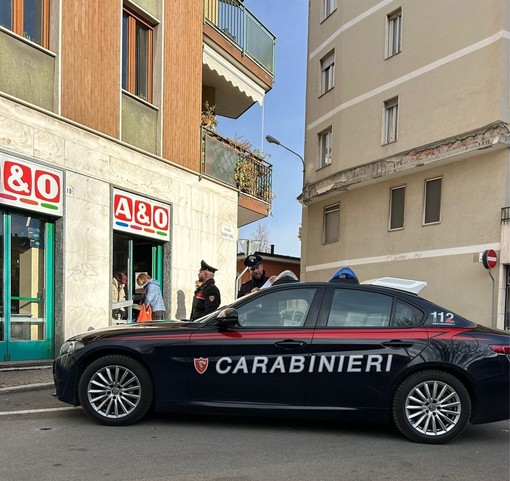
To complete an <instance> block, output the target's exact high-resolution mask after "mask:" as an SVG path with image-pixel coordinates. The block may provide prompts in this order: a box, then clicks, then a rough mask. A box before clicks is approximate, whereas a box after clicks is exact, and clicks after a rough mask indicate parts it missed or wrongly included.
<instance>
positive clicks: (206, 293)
mask: <svg viewBox="0 0 510 481" xmlns="http://www.w3.org/2000/svg"><path fill="white" fill-rule="evenodd" d="M217 270H218V269H216V268H215V267H211V266H210V265H209V264H207V262H204V261H203V260H202V261H201V262H200V270H199V271H198V280H199V281H200V282H201V284H200V285H199V286H198V287H197V289H196V290H195V295H194V297H193V305H192V307H191V316H190V320H191V321H194V320H195V319H198V318H199V317H202V316H205V315H206V314H209V313H211V312H214V311H215V310H216V309H218V307H220V303H221V295H220V290H219V289H218V288H217V287H216V284H215V283H214V273H215V272H216V271H217Z"/></svg>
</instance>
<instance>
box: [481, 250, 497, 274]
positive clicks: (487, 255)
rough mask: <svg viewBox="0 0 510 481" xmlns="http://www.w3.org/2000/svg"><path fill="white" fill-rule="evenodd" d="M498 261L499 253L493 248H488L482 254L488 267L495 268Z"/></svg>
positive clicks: (485, 265) (483, 260)
mask: <svg viewBox="0 0 510 481" xmlns="http://www.w3.org/2000/svg"><path fill="white" fill-rule="evenodd" d="M497 263H498V255H497V254H496V251H495V250H493V249H487V250H486V251H484V253H483V254H482V264H483V266H484V267H485V268H486V269H494V268H495V267H496V264H497Z"/></svg>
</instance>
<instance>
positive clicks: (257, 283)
mask: <svg viewBox="0 0 510 481" xmlns="http://www.w3.org/2000/svg"><path fill="white" fill-rule="evenodd" d="M268 279H269V277H267V276H266V271H263V273H262V277H261V278H260V279H258V280H257V279H251V280H250V281H246V282H245V283H244V284H242V285H241V288H240V290H239V292H238V293H237V297H243V296H245V295H246V294H249V293H250V292H251V290H252V289H253V288H255V287H258V288H259V289H260V288H261V287H262V286H263V285H264V284H265V283H266V281H267V280H268Z"/></svg>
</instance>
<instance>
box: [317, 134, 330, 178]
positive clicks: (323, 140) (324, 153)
mask: <svg viewBox="0 0 510 481" xmlns="http://www.w3.org/2000/svg"><path fill="white" fill-rule="evenodd" d="M332 136H333V135H332V132H331V127H330V128H329V129H328V130H325V131H324V132H321V133H320V134H319V157H318V162H317V168H318V169H321V168H322V167H326V165H330V164H331V145H332Z"/></svg>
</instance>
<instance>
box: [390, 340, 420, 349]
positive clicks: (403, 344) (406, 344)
mask: <svg viewBox="0 0 510 481" xmlns="http://www.w3.org/2000/svg"><path fill="white" fill-rule="evenodd" d="M413 344H414V342H410V341H400V340H398V339H395V340H393V341H386V342H383V343H382V345H383V346H384V347H390V348H392V349H399V348H401V347H413Z"/></svg>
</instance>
